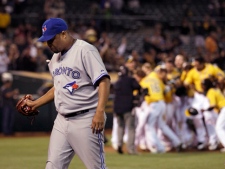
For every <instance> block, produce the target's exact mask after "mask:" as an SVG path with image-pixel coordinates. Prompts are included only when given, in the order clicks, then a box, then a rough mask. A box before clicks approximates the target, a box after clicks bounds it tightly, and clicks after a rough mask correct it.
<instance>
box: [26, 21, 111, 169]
mask: <svg viewBox="0 0 225 169" xmlns="http://www.w3.org/2000/svg"><path fill="white" fill-rule="evenodd" d="M42 32H43V35H42V36H41V37H40V38H39V39H38V40H39V41H41V42H47V44H48V46H49V48H50V49H51V50H52V51H53V52H54V54H53V56H52V59H51V61H50V62H49V65H48V66H49V70H50V73H51V75H52V78H53V81H54V86H53V87H52V88H51V89H50V90H49V91H48V92H47V93H46V94H44V95H43V96H42V97H40V98H39V99H37V100H35V101H27V105H28V106H30V107H32V109H33V110H34V109H37V108H38V107H40V106H42V105H44V104H46V103H48V102H50V101H52V100H53V99H54V102H55V106H56V109H57V111H58V115H57V117H56V120H55V123H54V127H53V130H52V133H51V138H50V144H49V150H48V160H47V164H46V169H53V168H68V166H69V163H70V161H71V160H72V157H73V156H74V155H75V154H77V155H78V156H79V158H80V159H81V160H82V162H83V163H84V164H85V166H86V168H88V169H100V168H101V169H103V168H106V165H105V162H104V161H105V160H104V151H103V144H104V143H103V129H104V125H105V121H106V116H105V105H106V102H107V99H108V95H109V88H110V79H109V75H108V73H107V71H106V69H105V66H104V64H103V62H102V59H101V57H100V55H99V52H98V51H97V49H96V48H95V47H94V46H92V45H90V44H88V43H87V42H85V41H83V40H79V39H74V38H73V37H72V36H71V35H70V34H69V32H68V26H67V24H66V22H65V21H64V20H62V19H60V18H50V19H48V20H46V21H45V22H44V23H43V26H42Z"/></svg>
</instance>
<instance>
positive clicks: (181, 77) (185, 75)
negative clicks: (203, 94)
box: [180, 70, 194, 97]
mask: <svg viewBox="0 0 225 169" xmlns="http://www.w3.org/2000/svg"><path fill="white" fill-rule="evenodd" d="M187 74H188V72H187V71H185V70H183V71H182V73H181V76H180V81H181V82H182V83H184V81H185V79H186V77H187ZM187 95H188V97H193V96H194V90H193V89H192V88H189V89H187Z"/></svg>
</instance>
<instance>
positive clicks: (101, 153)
mask: <svg viewBox="0 0 225 169" xmlns="http://www.w3.org/2000/svg"><path fill="white" fill-rule="evenodd" d="M101 136H102V135H101V133H98V143H99V145H100V159H101V168H102V169H105V167H104V163H105V161H104V157H103V145H102V141H101V139H102V138H101Z"/></svg>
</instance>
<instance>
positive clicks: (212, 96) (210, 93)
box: [206, 89, 216, 106]
mask: <svg viewBox="0 0 225 169" xmlns="http://www.w3.org/2000/svg"><path fill="white" fill-rule="evenodd" d="M206 96H207V98H208V99H209V104H210V106H215V105H216V97H215V91H214V90H212V89H210V90H209V91H208V92H207V95H206Z"/></svg>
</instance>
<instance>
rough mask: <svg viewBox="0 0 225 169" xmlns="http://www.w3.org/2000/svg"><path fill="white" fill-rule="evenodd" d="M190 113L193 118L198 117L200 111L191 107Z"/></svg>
mask: <svg viewBox="0 0 225 169" xmlns="http://www.w3.org/2000/svg"><path fill="white" fill-rule="evenodd" d="M188 113H189V114H190V115H192V116H196V115H197V114H198V110H197V109H195V108H193V107H190V108H188Z"/></svg>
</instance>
